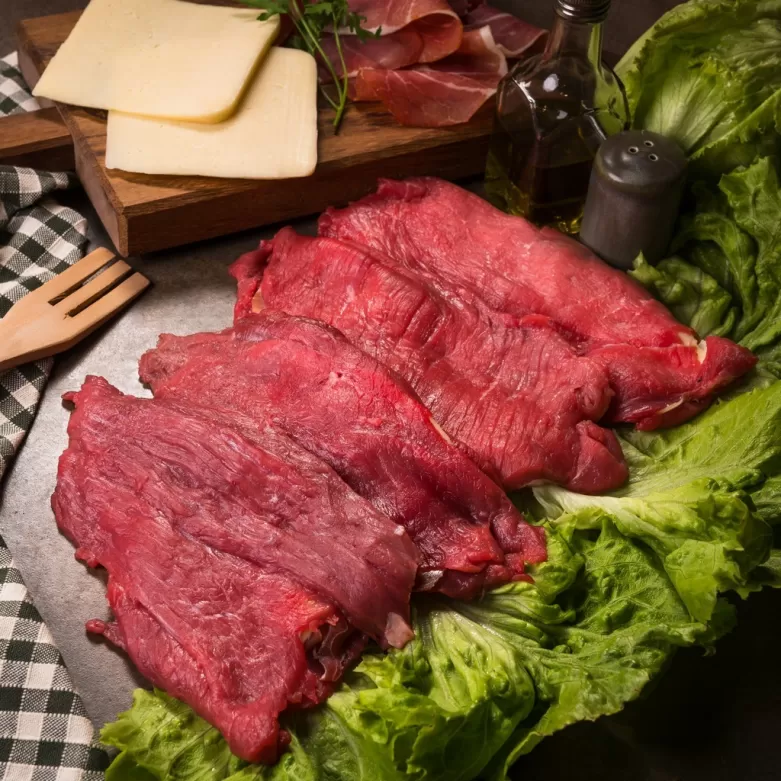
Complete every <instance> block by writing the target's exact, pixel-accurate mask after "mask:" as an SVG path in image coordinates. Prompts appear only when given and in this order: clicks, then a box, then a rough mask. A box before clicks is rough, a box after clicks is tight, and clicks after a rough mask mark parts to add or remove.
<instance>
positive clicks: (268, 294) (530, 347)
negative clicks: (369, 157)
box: [236, 228, 627, 492]
mask: <svg viewBox="0 0 781 781" xmlns="http://www.w3.org/2000/svg"><path fill="white" fill-rule="evenodd" d="M383 261H384V258H383V257H382V256H380V255H378V254H377V253H371V252H369V251H368V250H366V249H364V248H362V247H358V246H356V245H349V244H345V243H344V242H340V241H336V240H333V239H323V238H310V237H305V236H299V235H297V234H296V233H295V232H294V231H293V230H291V229H289V228H285V229H283V230H281V231H280V232H279V233H278V234H277V236H276V237H275V238H274V239H273V241H271V242H269V243H264V244H263V245H261V249H260V250H259V251H258V252H257V253H256V254H255V255H254V256H248V258H247V259H246V260H245V261H240V262H239V263H240V265H239V266H237V269H236V273H238V274H239V275H245V274H249V275H250V276H253V277H254V278H255V280H256V284H257V283H258V282H259V281H260V275H261V273H262V269H263V268H264V267H265V274H264V275H263V278H262V286H261V287H260V290H261V292H262V299H263V303H264V304H265V306H268V307H270V308H272V309H276V310H280V311H284V312H288V313H289V314H295V315H303V316H306V317H312V318H317V319H320V320H323V321H324V322H327V323H329V324H330V325H332V326H333V327H335V328H337V329H338V330H339V331H341V332H342V333H343V334H344V335H345V336H346V337H347V338H348V339H349V340H350V341H351V342H353V344H355V345H356V346H358V347H361V348H362V349H363V350H365V351H366V352H368V353H369V354H370V355H372V356H373V357H374V358H376V359H377V360H378V361H380V362H381V363H383V364H385V365H386V366H389V367H391V368H392V369H393V370H395V371H396V372H398V373H399V374H400V375H401V376H403V377H404V378H405V379H406V380H407V381H408V382H409V383H410V385H411V386H412V387H413V389H414V390H415V391H416V393H417V394H418V395H419V396H420V398H421V400H422V401H423V403H424V404H425V405H426V406H427V407H428V409H429V410H430V411H431V413H432V414H433V416H434V418H435V420H436V421H437V422H438V423H439V424H440V425H441V426H442V427H443V428H444V430H445V431H446V432H447V433H448V435H449V436H451V437H452V438H454V439H456V440H458V441H459V442H461V443H463V445H465V451H466V452H467V453H468V454H470V455H471V456H472V458H473V459H474V460H475V461H476V462H477V463H478V464H479V465H480V466H481V467H482V468H483V469H484V470H485V471H486V472H488V473H489V474H491V475H496V476H497V477H498V479H499V480H500V482H501V483H502V484H503V485H504V486H505V487H506V488H508V489H516V488H519V487H522V486H525V485H529V484H532V483H535V482H540V481H552V482H557V483H561V484H563V485H567V486H568V487H570V488H572V489H573V490H578V491H583V492H599V491H605V490H608V489H610V488H615V487H616V486H618V485H620V484H621V483H623V482H624V480H626V477H627V468H626V464H625V462H624V459H623V455H622V453H621V448H620V446H619V445H618V442H617V440H616V438H615V435H614V434H613V433H612V432H610V431H607V430H605V429H602V428H600V427H599V426H597V425H596V424H595V423H594V422H593V421H594V420H597V419H599V418H600V417H601V416H602V415H603V414H604V413H605V410H606V409H607V407H608V405H609V403H610V398H611V392H610V388H609V385H608V381H607V375H606V373H605V372H604V371H603V369H602V368H601V367H600V366H598V365H596V364H593V363H592V362H591V361H590V360H589V359H588V358H583V357H580V356H578V355H576V354H575V352H574V351H573V350H572V348H571V346H570V345H569V344H568V343H567V341H566V340H564V339H563V338H562V337H561V336H560V335H559V334H558V332H557V330H556V327H555V325H554V324H552V323H551V321H550V320H549V319H548V318H545V317H541V316H532V317H526V318H521V319H517V318H513V317H508V316H506V315H497V314H495V313H492V312H490V311H489V310H486V309H485V308H484V307H482V308H481V307H480V306H479V303H478V302H476V301H469V300H467V299H465V298H460V299H454V298H452V297H449V296H448V295H447V294H446V293H443V292H442V291H438V290H437V289H435V288H434V287H432V286H430V285H427V284H425V282H423V281H422V280H420V279H419V278H416V277H414V276H413V275H408V274H404V273H402V272H401V271H400V270H399V269H396V268H393V267H392V266H391V265H388V264H386V263H384V262H383ZM242 284H243V285H246V284H247V283H246V281H245V282H243V283H242ZM242 294H243V297H242V299H241V302H240V307H239V308H240V312H241V311H243V309H244V308H245V307H246V305H247V304H246V302H247V299H248V297H249V296H250V295H251V294H252V289H251V288H249V287H243V290H242ZM256 300H257V299H256Z"/></svg>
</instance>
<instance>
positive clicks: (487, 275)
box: [319, 178, 756, 429]
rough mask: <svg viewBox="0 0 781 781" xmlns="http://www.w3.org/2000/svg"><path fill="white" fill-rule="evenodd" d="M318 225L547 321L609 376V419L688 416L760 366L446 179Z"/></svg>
mask: <svg viewBox="0 0 781 781" xmlns="http://www.w3.org/2000/svg"><path fill="white" fill-rule="evenodd" d="M319 232H320V235H321V236H325V237H329V238H334V239H341V240H343V241H347V242H354V243H356V244H360V245H363V246H365V247H367V248H369V249H370V250H372V251H376V252H380V253H383V254H385V255H386V256H388V257H389V258H391V259H392V261H393V262H394V263H395V264H396V265H397V266H398V267H399V268H402V269H405V270H408V271H411V272H414V273H415V274H416V275H418V276H419V277H421V278H424V279H426V280H430V281H434V282H435V283H436V284H438V285H440V286H443V285H444V286H448V287H449V288H450V289H451V290H452V291H453V292H454V293H456V294H458V295H463V294H465V293H466V294H468V295H472V296H477V297H479V298H480V299H481V300H483V301H484V302H485V303H487V304H488V305H489V306H490V307H491V308H492V309H493V310H494V311H496V312H500V313H505V314H510V315H514V316H516V317H523V316H525V315H529V314H541V315H545V316H547V317H550V318H551V319H552V320H553V321H555V322H556V324H557V327H558V328H559V330H560V332H561V333H562V334H563V335H564V336H565V337H566V338H567V340H568V341H569V342H570V343H571V344H572V345H573V347H574V348H575V349H576V350H577V352H578V353H579V354H581V355H585V356H588V357H589V358H590V359H591V361H593V362H594V363H597V364H599V365H601V366H602V367H604V369H605V371H606V372H607V373H608V376H609V378H610V385H611V388H612V389H613V392H614V398H613V401H612V403H611V405H610V408H609V410H608V412H607V415H606V417H605V420H607V421H610V422H627V423H634V424H636V426H637V427H638V428H640V429H655V428H658V427H660V426H668V425H675V424H677V423H680V422H682V421H684V420H686V419H688V418H690V417H692V416H693V415H695V414H696V413H697V412H699V411H700V410H701V409H703V408H704V407H706V406H707V405H708V404H709V403H710V401H711V400H712V398H713V396H714V394H715V393H717V392H718V391H719V390H721V389H723V388H724V387H726V386H727V385H728V384H729V383H730V382H732V381H733V380H735V379H736V378H738V377H740V376H742V375H743V374H745V373H746V372H747V371H748V370H749V369H751V368H752V367H753V366H754V365H755V363H756V359H755V357H754V356H753V355H752V354H751V352H749V351H748V350H746V349H744V348H743V347H740V346H738V345H736V344H734V343H733V342H731V341H729V340H728V339H724V338H721V337H715V336H710V337H708V338H707V339H705V340H703V341H701V342H700V341H698V339H697V335H696V334H695V333H694V331H692V329H690V328H688V327H686V326H684V325H682V324H681V323H679V322H677V321H676V320H675V318H673V316H672V315H671V314H670V312H669V311H667V309H666V308H665V307H664V306H663V305H662V304H661V303H659V302H658V301H656V300H655V299H654V298H653V297H652V296H651V295H650V294H649V293H648V292H647V291H646V290H644V289H643V288H642V287H641V286H640V285H638V284H637V283H636V282H634V280H632V279H631V278H630V277H629V276H627V275H626V274H624V273H623V272H621V271H618V270H616V269H613V268H611V267H610V266H608V265H606V264H605V263H603V262H602V261H601V260H600V259H599V258H597V257H596V256H595V255H593V254H592V253H591V252H590V251H589V250H588V249H586V248H585V247H584V246H582V245H581V244H579V243H578V242H576V241H574V240H573V239H570V238H568V237H566V236H564V235H562V234H561V233H559V232H557V231H554V230H552V229H547V228H545V229H538V228H536V227H535V226H534V225H532V224H531V223H529V222H527V221H526V220H524V219H522V218H520V217H513V216H509V215H506V214H504V213H503V212H501V211H499V210H498V209H495V208H494V207H493V206H491V205H490V204H489V203H487V202H486V201H484V200H483V199H481V198H479V197H478V196H476V195H474V194H472V193H469V192H467V191H466V190H463V189H461V188H460V187H457V186H455V185H453V184H449V183H447V182H445V181H442V180H440V179H435V178H419V179H408V180H406V181H403V182H396V181H387V180H386V181H382V182H381V183H380V186H379V189H378V191H377V193H376V194H373V195H369V196H367V197H366V198H364V199H363V200H361V201H358V202H357V203H354V204H352V205H350V206H349V207H347V208H346V209H341V210H337V209H329V210H327V211H326V212H325V213H324V214H323V215H322V217H321V218H320V224H319Z"/></svg>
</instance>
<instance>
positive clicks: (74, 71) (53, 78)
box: [33, 0, 279, 122]
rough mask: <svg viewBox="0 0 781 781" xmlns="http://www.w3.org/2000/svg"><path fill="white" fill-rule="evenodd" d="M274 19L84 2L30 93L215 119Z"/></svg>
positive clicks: (152, 1)
mask: <svg viewBox="0 0 781 781" xmlns="http://www.w3.org/2000/svg"><path fill="white" fill-rule="evenodd" d="M278 30H279V17H278V16H275V17H273V18H272V19H270V20H269V21H267V22H259V21H258V20H257V12H256V11H252V10H243V9H237V8H227V7H220V6H211V5H196V4H194V3H188V2H182V1H181V0H92V2H91V3H90V4H89V5H88V6H87V9H86V10H85V11H84V13H83V14H82V16H81V18H80V19H79V21H78V22H77V23H76V26H75V27H74V28H73V30H72V32H71V34H70V35H69V36H68V39H67V40H66V41H65V43H63V44H62V46H61V47H60V49H59V51H58V52H57V54H55V56H54V58H53V59H52V61H51V62H50V63H49V66H48V67H47V68H46V70H45V71H44V73H43V75H42V76H41V78H40V80H39V82H38V84H37V85H36V87H35V89H34V90H33V93H34V94H35V95H37V96H40V97H45V98H51V99H52V100H58V101H61V102H62V103H72V104H75V105H77V106H89V107H90V108H102V109H116V110H119V111H127V112H130V113H132V114H144V115H147V116H155V117H168V118H172V119H182V120H186V121H188V122H221V121H222V120H223V119H225V118H226V117H229V116H230V115H231V114H232V113H233V112H234V110H235V108H236V106H237V105H238V103H239V101H240V98H241V96H242V94H243V91H244V89H245V86H246V85H247V83H248V82H249V80H250V79H251V77H252V75H253V73H254V72H255V70H256V67H257V65H258V63H259V62H260V60H261V59H262V58H263V56H264V55H265V53H266V52H267V51H268V49H269V47H270V46H271V44H272V43H273V42H274V38H275V37H276V34H277V31H278Z"/></svg>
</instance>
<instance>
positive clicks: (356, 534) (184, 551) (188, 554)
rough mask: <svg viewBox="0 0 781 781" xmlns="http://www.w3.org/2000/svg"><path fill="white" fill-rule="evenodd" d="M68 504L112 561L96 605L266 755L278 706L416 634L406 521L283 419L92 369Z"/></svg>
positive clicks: (77, 415) (151, 664) (76, 525)
mask: <svg viewBox="0 0 781 781" xmlns="http://www.w3.org/2000/svg"><path fill="white" fill-rule="evenodd" d="M68 398H69V399H70V400H71V401H73V402H74V403H75V405H76V408H75V411H74V413H73V415H72V416H71V420H70V423H69V426H68V433H69V436H70V444H69V447H68V449H67V450H66V451H65V453H64V454H63V455H62V457H61V459H60V465H59V472H58V482H57V488H56V490H55V493H54V496H53V498H52V504H53V508H54V511H55V515H56V518H57V522H58V525H59V527H60V529H61V530H62V531H63V532H64V533H65V534H66V535H67V536H68V537H69V538H70V539H71V540H72V541H73V542H74V543H75V544H76V545H77V548H78V550H77V557H78V558H80V559H82V560H84V561H85V562H86V563H87V564H88V565H89V566H93V567H94V566H103V567H105V568H106V569H107V570H108V573H109V589H108V597H109V601H110V603H111V606H112V608H113V611H114V616H115V623H112V624H109V625H107V624H105V623H104V622H101V621H94V622H90V625H89V628H90V629H91V630H92V631H97V632H100V633H102V634H105V635H106V636H107V637H108V638H109V639H110V640H112V641H113V642H115V643H116V644H118V645H120V646H121V647H122V648H125V649H126V650H127V652H128V654H129V655H130V657H131V658H132V659H133V660H134V662H135V663H136V665H137V666H138V668H139V670H140V671H141V672H142V673H143V674H144V675H145V676H146V677H147V678H149V679H150V680H151V681H152V682H153V683H154V684H156V685H158V686H161V687H162V688H164V689H166V690H167V691H169V692H170V693H171V694H173V695H174V696H176V697H178V698H180V699H182V700H184V701H185V702H187V703H188V704H190V705H191V706H192V707H193V708H194V709H195V710H196V711H197V712H198V713H200V714H201V715H203V716H204V718H206V719H208V720H209V721H210V722H211V723H212V724H214V725H215V726H216V727H217V728H218V729H220V730H221V731H222V732H223V734H224V735H225V737H226V739H227V740H228V741H229V743H230V745H231V749H232V750H233V751H234V752H235V753H236V754H238V755H239V756H241V757H243V758H245V759H248V760H251V761H257V760H261V761H273V760H274V759H275V757H276V756H277V754H278V751H279V748H280V736H279V726H278V723H277V716H278V714H279V713H280V712H281V711H282V710H284V709H285V708H286V707H287V706H288V705H289V704H290V705H293V706H307V705H313V704H316V703H318V702H320V701H322V700H323V699H324V698H325V697H327V696H328V694H329V693H330V691H331V689H332V687H333V683H334V682H335V681H337V680H338V679H339V677H340V675H341V672H342V671H343V669H344V667H345V666H346V665H347V664H349V663H350V662H351V661H352V660H353V659H354V658H355V657H356V656H357V654H358V653H359V652H360V649H361V647H362V645H363V640H362V636H361V634H360V633H359V632H356V631H355V630H354V629H351V627H356V628H357V629H359V630H361V631H363V632H366V633H367V634H370V635H372V636H373V637H375V638H376V639H377V640H378V641H379V642H381V643H382V644H384V645H387V644H392V645H397V646H401V645H403V644H404V643H405V642H406V641H407V640H408V639H409V638H410V637H411V630H410V628H409V624H408V609H409V604H408V603H409V594H410V589H411V587H412V584H413V580H414V577H415V571H416V556H417V554H416V551H415V549H414V546H413V545H412V543H411V542H410V540H409V538H408V537H407V535H406V534H405V533H404V530H403V529H402V528H401V527H399V526H398V525H396V524H395V523H393V522H392V521H391V520H390V519H388V518H387V517H386V516H384V515H382V514H381V513H378V512H377V511H376V510H375V509H374V508H373V507H372V506H371V505H370V504H369V503H368V502H366V501H365V500H363V499H361V498H360V497H359V496H357V495H356V494H355V493H353V492H352V491H351V490H350V489H349V488H348V486H347V485H346V484H345V483H344V482H342V480H341V479H340V478H339V477H338V476H337V475H336V474H335V473H334V472H333V471H332V470H331V469H330V468H329V467H328V466H327V465H326V464H324V463H323V462H322V461H320V460H319V459H317V458H315V457H314V456H312V455H311V454H310V453H308V452H306V451H304V450H303V449H302V448H300V447H298V446H297V445H296V444H295V443H294V442H292V441H291V440H289V439H288V438H287V437H285V436H284V435H282V434H281V433H280V432H277V431H274V430H273V429H263V430H259V429H258V427H257V426H256V425H255V424H254V423H251V422H249V421H241V420H240V419H238V418H237V417H236V416H231V418H230V425H228V418H227V417H226V416H222V415H220V413H218V412H213V411H206V410H203V409H195V410H188V409H185V408H183V407H181V406H180V405H178V404H176V403H168V402H162V401H159V400H156V399H138V398H135V397H132V396H125V395H123V394H122V393H120V392H119V391H118V390H116V389H115V388H113V387H112V386H111V385H109V384H108V383H107V382H106V381H105V380H103V379H101V378H95V377H91V378H88V379H87V381H86V382H85V384H84V386H83V388H82V390H81V391H79V392H78V393H74V394H69V396H68Z"/></svg>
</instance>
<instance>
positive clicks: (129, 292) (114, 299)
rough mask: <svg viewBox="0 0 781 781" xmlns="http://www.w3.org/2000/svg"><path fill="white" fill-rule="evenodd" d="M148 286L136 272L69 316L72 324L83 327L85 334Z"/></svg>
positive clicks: (146, 281) (143, 278) (142, 276)
mask: <svg viewBox="0 0 781 781" xmlns="http://www.w3.org/2000/svg"><path fill="white" fill-rule="evenodd" d="M148 287H149V280H148V279H147V278H146V277H145V276H144V275H143V274H139V273H138V272H136V273H135V274H133V276H132V277H128V279H126V280H125V281H124V282H122V283H121V284H120V285H117V286H116V287H115V288H114V289H113V290H111V291H109V292H108V293H106V295H105V296H102V297H101V298H99V299H98V300H97V301H95V302H94V303H92V304H90V305H89V306H87V307H86V308H85V309H82V310H81V312H79V313H78V314H76V315H74V316H73V317H72V318H69V319H70V320H71V321H72V322H73V324H74V325H75V326H76V327H77V328H79V329H83V333H84V334H85V335H86V334H88V333H90V331H93V330H95V329H96V328H97V327H98V326H99V325H102V324H103V323H105V322H106V320H108V319H109V318H110V317H111V316H112V315H113V314H114V313H115V312H117V311H118V310H120V309H122V307H124V306H127V305H128V304H129V303H130V302H131V301H132V300H133V299H134V298H136V297H137V296H139V295H141V293H143V292H144V290H146V288H148Z"/></svg>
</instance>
